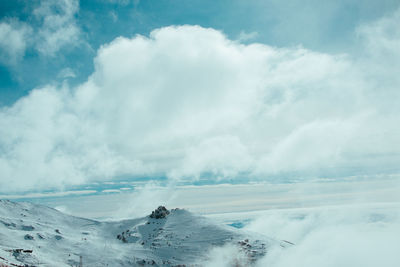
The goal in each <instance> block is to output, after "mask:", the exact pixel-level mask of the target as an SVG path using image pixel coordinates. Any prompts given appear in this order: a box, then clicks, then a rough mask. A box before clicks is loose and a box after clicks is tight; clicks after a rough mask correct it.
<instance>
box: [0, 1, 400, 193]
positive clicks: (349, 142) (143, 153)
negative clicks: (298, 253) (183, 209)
mask: <svg viewBox="0 0 400 267" xmlns="http://www.w3.org/2000/svg"><path fill="white" fill-rule="evenodd" d="M0 12H1V13H0V81H1V83H0V106H1V109H0V173H1V176H2V177H0V184H1V191H2V193H15V192H27V191H46V190H53V189H57V190H63V189H67V188H75V187H76V186H78V187H79V186H85V185H87V184H91V183H96V182H102V181H112V180H117V181H121V180H124V179H139V178H140V179H142V180H143V179H145V180H146V179H150V180H151V179H153V178H154V177H156V178H154V179H155V180H158V179H159V178H160V177H162V179H164V180H166V181H168V182H170V183H172V184H176V183H186V184H187V183H193V184H202V183H211V184H215V183H222V182H232V183H235V182H236V183H246V182H252V181H262V182H265V181H268V182H276V181H279V182H292V181H295V180H309V179H316V178H343V177H349V176H363V177H364V176H371V177H379V176H380V175H394V174H398V172H399V167H398V166H399V165H398V162H399V160H400V147H399V144H400V139H399V138H400V128H399V126H398V125H399V124H398V114H399V111H400V110H399V107H398V100H399V99H400V98H399V97H400V95H399V90H398V88H399V85H400V79H399V78H398V74H397V72H396V67H400V66H399V62H400V61H399V59H400V50H399V47H400V46H399V44H400V33H399V29H398V27H397V25H398V23H399V21H400V9H399V3H398V1H390V0H386V1H363V2H362V3H361V2H359V1H350V0H349V1H294V0H293V1H285V2H283V1H277V0H271V1H239V0H235V1H164V0H161V1H129V0H120V1H118V0H108V1H107V0H98V1H94V0H93V1H77V0H63V1H50V0H44V1H2V2H1V3H0Z"/></svg>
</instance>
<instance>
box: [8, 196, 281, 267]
mask: <svg viewBox="0 0 400 267" xmlns="http://www.w3.org/2000/svg"><path fill="white" fill-rule="evenodd" d="M229 243H231V244H234V245H236V246H237V247H238V249H239V250H241V251H242V252H243V253H244V254H245V255H247V259H248V262H247V264H248V265H251V263H252V262H255V261H256V260H257V259H258V258H260V257H262V256H263V255H264V254H265V253H266V252H267V250H268V249H269V248H270V247H271V246H285V245H288V243H285V242H283V241H277V240H273V239H269V238H266V237H261V236H257V235H255V234H252V233H246V232H244V231H241V230H239V229H236V228H233V227H230V226H226V225H218V224H215V223H213V222H212V221H210V220H209V219H207V218H204V217H201V216H196V215H194V214H192V213H190V212H188V211H186V210H182V209H172V210H170V211H168V210H166V209H164V208H161V207H160V208H158V209H157V210H156V211H155V212H153V213H152V215H149V216H146V217H144V218H139V219H132V220H123V221H117V222H100V221H95V220H89V219H84V218H78V217H74V216H70V215H66V214H63V213H61V212H60V211H58V210H55V209H52V208H49V207H46V206H41V205H37V204H32V203H27V202H18V203H15V202H11V201H7V200H0V266H1V264H5V265H6V266H60V267H61V266H79V264H80V260H82V263H83V266H142V265H155V266H202V262H204V260H206V259H207V255H208V252H209V251H210V250H211V249H212V248H214V247H217V246H223V245H226V244H229Z"/></svg>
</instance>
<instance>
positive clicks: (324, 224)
mask: <svg viewBox="0 0 400 267" xmlns="http://www.w3.org/2000/svg"><path fill="white" fill-rule="evenodd" d="M246 229H247V230H251V231H256V232H258V233H260V234H264V235H267V236H274V237H276V238H278V239H286V240H289V241H291V242H293V243H295V245H294V246H292V247H290V248H288V249H283V250H282V249H276V250H272V251H269V252H268V253H267V254H266V256H265V258H263V259H262V260H261V261H260V262H259V263H258V266H271V267H284V266H309V267H314V266H326V267H328V266H343V267H347V266H349V267H350V266H371V267H372V266H388V267H392V266H393V267H394V266H397V264H398V262H399V260H400V256H399V254H398V253H397V250H396V249H397V243H398V242H397V240H396V236H398V234H399V233H400V221H399V213H398V206H390V205H388V206H387V207H385V206H378V207H375V206H373V205H369V206H368V207H367V206H339V207H332V208H330V209H329V208H326V207H324V208H321V209H308V210H307V209H303V210H302V209H293V210H289V211H284V210H280V211H279V210H276V211H271V212H269V214H268V215H265V216H264V217H261V218H258V219H256V220H255V221H254V222H252V223H251V224H250V225H249V226H248V227H246Z"/></svg>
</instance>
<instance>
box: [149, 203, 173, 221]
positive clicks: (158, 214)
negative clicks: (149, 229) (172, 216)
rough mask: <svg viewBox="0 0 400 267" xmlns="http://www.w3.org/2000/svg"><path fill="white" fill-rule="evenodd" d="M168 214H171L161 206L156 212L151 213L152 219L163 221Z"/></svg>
mask: <svg viewBox="0 0 400 267" xmlns="http://www.w3.org/2000/svg"><path fill="white" fill-rule="evenodd" d="M168 214H169V210H167V208H166V207H164V206H159V207H158V208H157V209H155V210H154V211H152V212H151V214H150V218H154V219H162V218H165V217H167V215H168Z"/></svg>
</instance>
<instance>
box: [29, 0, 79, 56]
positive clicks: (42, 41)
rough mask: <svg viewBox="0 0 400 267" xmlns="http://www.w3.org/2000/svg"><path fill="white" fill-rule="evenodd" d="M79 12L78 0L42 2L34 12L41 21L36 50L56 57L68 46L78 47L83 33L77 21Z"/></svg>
mask: <svg viewBox="0 0 400 267" xmlns="http://www.w3.org/2000/svg"><path fill="white" fill-rule="evenodd" d="M78 11H79V1H78V0H61V1H51V0H47V1H42V2H41V3H40V6H39V7H38V8H36V9H35V10H34V11H33V14H34V16H35V17H36V19H37V20H39V21H40V24H41V26H40V28H39V29H38V32H37V38H36V48H37V49H38V51H39V52H40V53H42V54H45V55H50V56H54V55H55V54H56V53H57V52H58V51H59V50H60V49H62V48H63V47H66V46H72V47H73V46H78V45H79V42H80V35H81V31H80V28H79V27H78V26H77V24H76V21H75V16H76V14H77V13H78Z"/></svg>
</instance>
